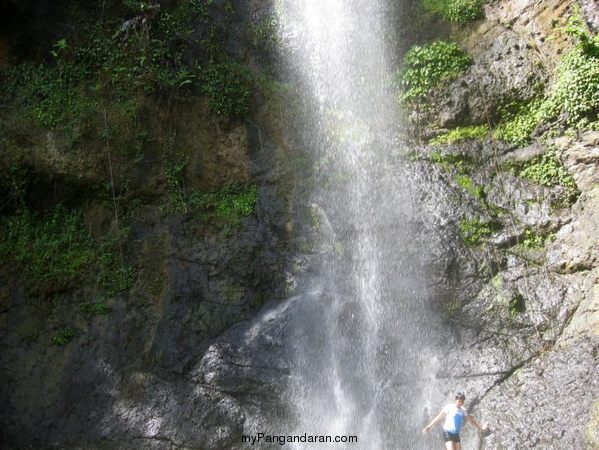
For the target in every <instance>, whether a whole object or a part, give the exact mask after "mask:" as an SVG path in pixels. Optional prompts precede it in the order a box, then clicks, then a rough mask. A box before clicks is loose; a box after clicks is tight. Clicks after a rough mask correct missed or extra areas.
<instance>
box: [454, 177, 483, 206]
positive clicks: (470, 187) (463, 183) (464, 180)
mask: <svg viewBox="0 0 599 450" xmlns="http://www.w3.org/2000/svg"><path fill="white" fill-rule="evenodd" d="M456 182H457V183H458V185H459V186H460V187H461V188H462V189H464V190H465V191H466V192H468V194H470V195H471V196H472V197H474V198H477V199H479V200H481V199H483V198H484V196H485V190H484V189H483V187H482V186H479V185H477V184H476V183H475V182H474V180H473V179H472V178H470V177H469V176H468V175H466V174H459V175H457V176H456Z"/></svg>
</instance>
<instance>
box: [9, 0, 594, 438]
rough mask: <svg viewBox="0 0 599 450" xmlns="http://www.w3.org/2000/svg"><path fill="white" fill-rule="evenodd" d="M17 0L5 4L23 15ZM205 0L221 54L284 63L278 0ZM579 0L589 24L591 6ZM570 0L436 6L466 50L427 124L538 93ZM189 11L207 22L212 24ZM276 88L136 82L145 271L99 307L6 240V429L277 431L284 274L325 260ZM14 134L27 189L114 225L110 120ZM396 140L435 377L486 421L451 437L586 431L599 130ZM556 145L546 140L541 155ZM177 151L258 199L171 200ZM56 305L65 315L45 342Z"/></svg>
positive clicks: (291, 304) (301, 160) (490, 111)
mask: <svg viewBox="0 0 599 450" xmlns="http://www.w3.org/2000/svg"><path fill="white" fill-rule="evenodd" d="M26 3H27V2H24V3H23V4H22V5H17V4H16V3H15V2H12V3H11V4H14V6H13V7H12V10H11V7H8V6H7V11H9V12H11V11H12V13H15V11H17V12H18V14H17V15H18V16H19V17H22V15H23V14H25V13H24V11H25V12H26V10H27V7H26ZM83 3H85V2H83ZM160 3H162V6H163V7H164V8H167V7H168V6H169V4H170V3H176V2H160ZM213 3H214V4H215V5H216V7H215V8H216V9H215V10H214V11H215V12H213V14H214V16H212V17H211V20H214V23H218V25H219V26H220V27H222V28H223V29H224V30H225V31H226V33H225V35H226V36H227V39H225V42H224V43H223V46H224V48H225V51H226V52H227V54H228V55H230V56H231V57H234V58H237V59H238V60H240V61H243V62H244V63H245V64H246V65H247V66H248V67H250V68H253V69H256V68H259V69H261V70H262V69H264V70H265V71H266V72H269V71H275V69H276V67H277V57H276V52H273V50H272V48H271V47H270V45H271V44H272V42H271V41H269V40H268V39H266V40H265V39H264V37H265V36H264V28H260V27H256V26H251V25H252V24H262V25H264V24H265V23H266V24H268V23H269V22H268V20H269V19H270V18H271V17H272V10H271V8H270V6H271V5H270V4H269V2H259V1H250V2H245V1H234V2H220V1H215V2H213ZM23 5H25V6H23ZM410 5H411V4H410ZM109 6H110V2H108V7H109ZM403 6H404V7H406V8H407V6H406V5H403ZM581 6H582V11H583V13H584V17H585V19H586V22H587V24H588V26H589V28H590V29H591V30H594V31H597V27H598V23H599V12H598V11H597V6H596V5H595V3H594V2H592V1H582V2H581ZM44 8H50V6H48V5H47V2H46V3H44ZM407 9H410V8H407ZM231 11H232V12H231ZM15 14H16V13H15ZM54 14H57V17H58V16H60V14H58V13H56V11H53V13H52V17H53V16H54ZM567 14H568V8H567V5H566V4H565V3H564V2H561V1H558V0H551V1H545V2H517V1H504V2H490V3H489V5H488V6H486V9H485V19H484V20H480V21H477V22H475V23H474V24H471V25H467V26H464V27H460V28H457V27H454V28H452V27H449V26H440V27H438V28H436V30H438V31H439V33H440V34H441V35H442V36H441V37H453V38H454V39H455V40H456V41H458V43H459V44H460V45H461V46H462V47H463V48H464V49H466V50H467V51H468V52H469V54H470V55H471V56H472V58H473V61H474V63H473V65H471V66H470V68H469V69H468V70H467V71H466V72H465V73H464V74H463V75H462V76H461V77H459V78H457V79H456V80H454V81H452V82H451V84H449V85H448V87H447V88H446V89H445V90H444V91H442V92H439V93H437V96H436V97H435V99H434V102H435V103H434V105H435V107H434V110H433V112H432V114H431V113H430V111H429V112H428V113H427V114H429V116H428V118H427V120H433V121H434V122H435V126H434V127H430V128H429V129H425V130H423V133H421V134H420V137H425V138H426V137H431V136H435V135H438V134H439V133H440V130H442V129H451V128H454V127H457V126H466V125H476V124H481V123H483V124H491V125H495V124H497V122H499V121H500V113H499V111H500V109H501V106H502V104H503V102H504V101H505V99H506V98H508V97H509V98H517V99H519V100H520V101H527V100H530V99H533V98H534V97H535V95H537V93H538V85H539V84H546V83H550V82H551V77H552V70H553V68H554V67H555V65H556V61H557V59H558V58H559V55H561V54H563V53H564V52H566V51H567V50H568V49H569V45H571V44H570V43H569V41H568V40H567V38H566V37H565V36H564V35H563V33H561V34H560V33H559V32H557V31H555V30H556V24H557V25H563V24H564V23H565V21H566V17H567ZM404 19H405V17H404ZM427 20H428V19H427ZM56 21H59V19H56ZM248 30H249V31H248ZM195 33H196V34H197V35H198V36H199V37H202V38H203V37H205V36H206V35H207V34H209V30H207V29H205V28H202V27H201V26H199V27H198V29H196V30H195ZM428 33H429V34H431V33H432V32H431V31H430V29H429V30H428ZM433 34H434V33H433ZM44 35H48V36H51V38H50V39H54V38H55V37H59V35H55V33H54V32H50V31H48V30H47V29H46V30H45V31H44ZM550 36H554V37H553V38H552V39H549V37H550ZM266 37H268V36H266ZM427 37H429V38H430V37H431V36H427ZM411 39H413V37H412V38H411ZM7 41H8V42H9V44H8V48H9V53H10V51H12V52H13V53H17V52H21V51H23V52H25V50H22V49H21V46H25V47H26V49H27V51H26V53H35V52H36V51H37V50H36V47H37V46H36V45H32V44H31V42H30V36H27V35H26V34H24V32H23V33H19V42H18V43H17V44H18V46H15V47H13V48H11V47H10V39H8V38H6V37H4V38H3V39H2V40H0V44H1V45H2V46H4V43H5V42H7ZM252 42H253V44H252ZM45 47H48V46H45ZM204 51H206V52H207V51H208V50H205V49H204V48H203V47H202V48H197V49H196V50H195V52H196V53H197V55H196V56H198V55H199V56H198V58H199V60H202V58H205V59H206V60H208V59H209V58H208V56H206V55H204V54H203V52H204ZM3 59H4V57H3ZM280 76H281V77H289V74H282V75H281V74H280ZM283 97H284V96H283ZM287 100H289V99H287ZM284 101H285V99H284V98H283V100H281V98H279V97H277V96H276V95H273V94H272V92H270V91H269V90H268V89H266V88H261V89H258V90H257V92H256V93H255V95H254V100H253V105H252V112H251V115H250V116H249V118H248V119H246V120H239V119H233V120H228V119H227V120H225V119H219V118H216V117H215V115H214V114H213V113H212V112H211V111H210V108H209V106H208V103H207V99H206V97H205V96H202V95H198V94H197V93H196V94H194V95H192V96H190V98H187V99H186V100H185V101H181V102H177V101H175V102H174V103H172V102H170V100H169V101H166V100H165V99H162V98H159V97H158V98H157V97H156V96H154V97H152V96H143V97H142V98H141V99H138V105H139V109H140V118H139V120H140V121H141V122H142V123H143V127H144V129H145V130H146V132H147V137H146V138H145V140H144V142H145V143H144V152H142V153H143V154H142V155H141V156H139V157H138V155H136V156H135V158H137V160H136V161H135V162H133V161H132V159H133V158H131V157H130V156H127V155H121V156H116V160H114V161H113V163H114V164H115V166H118V165H121V166H127V167H130V170H128V171H126V172H118V173H120V174H121V175H122V176H120V175H118V174H117V179H116V180H115V181H114V184H115V185H116V186H117V190H120V191H121V192H133V193H135V196H136V198H137V200H138V203H137V204H136V207H135V208H131V209H130V211H131V212H130V217H129V218H128V219H127V220H128V226H129V227H130V230H131V231H130V234H129V236H128V238H127V245H126V258H127V259H128V261H130V262H131V264H133V265H134V266H135V267H136V268H137V278H136V280H135V282H134V283H133V284H131V285H130V286H129V287H128V288H127V289H126V290H121V291H119V292H118V293H116V294H114V295H110V296H108V297H107V298H106V299H105V302H104V304H105V305H106V306H107V307H108V308H109V310H110V313H109V314H108V315H90V314H85V313H84V311H85V310H84V309H82V308H81V304H82V303H84V302H87V301H89V300H90V299H93V298H96V296H97V295H99V293H98V292H97V290H95V289H94V288H93V287H89V286H86V285H83V283H81V284H77V283H75V284H73V285H70V286H69V287H68V289H67V288H62V289H58V290H57V291H55V292H51V294H52V295H49V296H48V297H44V296H40V295H39V294H35V295H32V294H31V292H30V290H29V289H28V288H27V287H26V283H25V281H26V280H24V276H23V274H22V273H21V269H19V268H18V267H17V266H14V265H13V263H12V262H10V261H8V260H7V262H3V264H2V268H1V270H0V273H1V274H2V279H3V283H2V285H1V286H0V305H1V310H0V314H1V315H0V323H1V325H2V326H1V329H2V331H1V352H2V353H1V354H2V356H1V359H0V370H1V372H2V374H3V377H2V378H3V381H4V382H3V383H2V385H1V387H0V395H1V397H0V398H1V399H2V401H3V403H4V405H5V407H4V408H3V412H2V415H1V424H2V431H1V432H0V441H1V442H2V444H3V445H4V447H6V448H15V449H17V448H18V449H20V448H98V449H100V448H123V449H128V448H131V449H134V448H135V449H137V448H156V449H164V448H198V449H226V448H243V445H242V444H241V435H242V434H243V433H249V432H252V431H256V430H260V431H268V430H269V429H272V431H273V432H275V433H276V432H277V431H279V430H278V429H277V421H276V420H277V419H280V418H281V417H284V416H285V414H286V412H287V411H288V408H286V405H285V397H284V392H285V386H286V384H287V376H288V374H289V370H290V367H289V365H290V362H289V359H288V348H287V347H286V345H289V343H290V341H289V339H290V338H291V336H290V335H289V333H290V331H289V330H290V327H289V326H288V325H289V323H290V322H291V321H293V320H294V318H295V316H294V314H296V313H297V302H300V301H301V297H292V292H293V290H294V289H295V288H296V286H295V284H296V283H297V280H299V282H300V283H301V279H302V277H301V274H302V272H304V271H317V267H318V264H321V263H323V261H326V258H327V249H324V248H323V249H319V250H317V251H314V250H312V251H306V249H305V248H304V247H305V243H306V241H307V238H310V237H311V236H310V235H309V233H312V232H313V230H312V231H311V230H310V227H309V226H308V225H307V223H308V222H309V219H308V218H306V216H307V215H309V205H305V204H304V198H303V195H302V194H303V190H304V189H306V188H305V186H303V185H302V182H303V179H302V175H303V174H304V172H305V171H308V170H309V165H310V164H309V163H306V159H307V158H308V157H309V155H308V154H307V152H305V151H304V149H303V148H302V143H301V139H300V137H299V136H297V134H296V130H294V129H293V127H292V126H289V125H288V123H292V121H293V120H296V119H297V117H293V113H294V112H295V111H289V109H290V108H288V107H286V106H285V104H284V103H283V106H282V107H281V102H284ZM294 106H297V105H294ZM105 114H106V113H105ZM101 116H102V114H99V115H98V117H97V119H98V120H100V123H102V120H101V119H102V117H101ZM101 127H102V125H100V128H101ZM541 128H542V127H541ZM542 131H543V130H542V129H540V130H538V133H536V134H535V136H540V135H541V132H542ZM11 139H13V140H12V141H11V142H12V143H11V146H10V149H11V151H10V152H7V154H9V153H10V155H11V156H10V158H13V159H10V160H9V158H8V156H7V158H6V161H9V162H8V163H6V161H4V163H3V165H2V167H6V168H7V169H8V167H9V166H10V167H12V166H11V164H13V163H14V164H16V161H18V162H19V164H21V163H22V164H23V166H25V167H27V168H28V170H29V171H30V172H32V173H34V174H35V176H34V178H33V181H32V182H30V184H29V185H28V187H27V196H28V200H27V201H28V202H29V204H30V206H31V207H32V208H37V209H39V210H43V209H44V208H50V207H52V206H54V205H55V204H56V203H59V202H63V203H66V204H68V205H78V206H81V207H82V208H83V210H84V211H85V221H86V225H87V227H88V228H89V230H90V232H91V234H92V235H99V236H100V235H103V234H104V233H106V232H107V230H108V229H110V228H113V227H114V226H115V223H114V219H113V211H112V209H111V207H110V206H107V202H106V201H105V199H102V198H101V197H100V198H99V197H97V196H94V195H93V192H94V189H95V188H96V187H97V185H98V184H99V183H104V182H106V181H107V179H108V167H107V159H106V152H105V150H106V149H105V147H106V145H105V144H106V142H105V140H102V139H100V138H96V139H90V140H89V141H87V146H86V147H85V148H86V149H87V150H89V151H87V152H86V151H81V149H79V150H76V151H71V150H69V149H68V148H67V147H68V145H67V143H66V142H65V141H64V136H63V135H61V134H60V133H58V132H56V131H55V130H51V129H47V130H22V129H21V130H19V131H18V133H17V134H16V137H15V136H14V135H13V136H12V138H11ZM2 142H3V143H4V141H2ZM15 142H16V144H17V145H16V147H15ZM15 148H17V149H18V158H17V157H15V153H14V152H15V150H14V149H15ZM406 149H409V150H410V151H406ZM400 150H401V152H400V153H405V154H410V156H411V157H410V158H407V159H402V161H401V162H400V163H399V162H398V164H402V165H403V164H408V166H409V170H410V172H411V174H412V176H413V178H414V179H416V180H420V181H421V184H420V186H421V188H420V189H421V191H420V192H419V193H418V195H417V197H418V201H417V206H418V208H419V214H418V218H417V220H418V221H419V223H418V225H417V226H418V227H419V228H420V229H421V230H423V231H422V233H423V235H424V236H425V238H423V239H422V242H423V248H422V254H423V255H426V258H427V267H428V268H429V279H430V287H431V292H433V293H434V295H433V297H434V298H433V301H434V303H435V305H436V307H437V311H438V314H439V316H440V317H441V318H442V319H443V323H444V324H445V326H446V328H445V329H444V330H443V331H442V334H443V336H444V339H443V340H442V341H441V342H439V343H438V351H439V354H440V355H444V356H443V358H441V360H440V362H439V366H438V368H437V372H436V376H437V378H438V379H440V380H441V381H442V383H443V385H444V386H445V387H446V389H447V393H450V392H453V390H455V389H458V388H459V389H460V390H464V391H467V392H468V397H469V399H468V403H470V409H471V411H472V412H473V413H474V414H475V415H476V416H477V417H479V418H482V419H483V420H484V421H486V422H488V423H489V424H490V427H491V429H492V433H491V434H489V435H487V436H486V437H484V438H482V437H480V436H477V435H475V433H473V432H471V433H470V435H468V434H466V435H465V437H464V439H463V441H464V448H465V449H471V448H479V449H482V448H485V449H521V448H538V449H551V448H576V449H587V448H590V449H595V448H599V435H598V431H597V430H599V267H598V266H599V257H598V255H599V235H598V233H597V227H598V226H599V187H598V186H599V168H598V167H599V165H598V163H599V133H597V132H594V131H585V132H582V133H574V134H572V135H568V136H560V137H548V138H543V139H537V138H535V139H533V140H532V141H531V142H530V143H529V144H527V145H514V144H507V143H504V142H500V141H499V140H497V139H493V138H490V137H488V138H486V139H483V140H478V141H474V140H467V141H464V142H461V143H454V144H448V145H445V146H442V147H438V146H432V145H426V144H423V143H422V142H419V143H413V142H409V143H408V142H406V143H403V144H402V146H401V149H400ZM414 154H415V155H416V157H414ZM547 154H551V155H552V156H551V158H552V159H545V160H543V159H542V157H543V155H547ZM172 155H176V156H177V158H178V160H177V161H185V162H186V164H184V165H183V166H181V167H184V170H183V172H182V177H183V178H182V179H183V180H184V182H185V184H186V189H188V190H189V191H197V192H209V191H214V190H218V189H219V188H221V187H223V186H226V185H228V184H231V183H235V184H242V185H244V184H253V185H256V186H258V189H259V190H258V198H257V202H256V205H255V209H254V211H253V213H252V214H250V215H249V216H246V217H244V218H242V219H241V220H240V222H239V223H236V224H233V225H231V224H229V225H226V224H225V225H223V223H222V222H220V221H219V220H218V218H215V217H212V216H210V217H208V218H206V219H205V220H204V219H199V218H198V216H197V215H194V212H193V211H192V210H187V209H185V208H184V210H178V211H176V212H173V211H172V210H169V208H168V207H167V208H165V206H168V205H170V203H169V202H171V196H172V194H173V191H172V186H171V185H169V183H171V184H172V180H170V181H169V178H168V176H167V170H165V168H168V167H170V166H165V164H166V163H165V161H166V160H167V159H168V158H169V157H171V156H172ZM14 158H16V159H14ZM540 158H541V159H540ZM406 161H407V162H406ZM539 161H545V162H546V163H547V164H549V165H551V167H554V166H553V165H552V164H554V163H553V161H557V162H559V163H560V167H562V168H563V169H564V170H566V171H567V173H568V174H570V175H571V176H572V177H573V180H574V182H575V186H576V188H575V189H574V188H571V187H569V186H564V185H563V184H560V183H549V185H543V184H542V183H539V182H538V180H537V181H535V180H532V179H530V178H526V177H523V176H521V173H522V170H523V168H524V167H529V166H530V165H532V164H537V163H538V162H539ZM560 173H561V172H560ZM123 174H126V176H125V175H123ZM3 189H5V188H4V187H3ZM5 190H6V189H5ZM3 192H4V191H3ZM6 192H7V196H8V197H9V198H10V196H11V195H13V194H14V191H12V190H6ZM177 192H179V191H177ZM177 192H175V194H176V193H177ZM14 195H16V194H14ZM89 198H91V200H90V201H86V199H89ZM109 203H110V202H108V204H109ZM186 208H187V207H186ZM165 210H166V211H167V212H165ZM4 212H5V211H3V213H4ZM7 214H8V213H7ZM482 224H489V227H490V228H488V229H484V230H483V229H481V225H482ZM117 226H118V224H117ZM477 227H478V228H477ZM4 280H5V281H4ZM300 287H301V286H300ZM299 290H300V291H301V289H299ZM265 304H266V306H264V305H265ZM435 323H436V321H435ZM65 324H68V325H69V327H71V328H73V329H75V330H76V332H77V337H76V338H74V339H73V340H72V341H71V342H69V343H68V344H67V345H64V346H60V345H55V344H53V343H52V342H53V337H55V336H56V335H57V333H58V332H59V331H60V330H61V329H63V328H64V326H65Z"/></svg>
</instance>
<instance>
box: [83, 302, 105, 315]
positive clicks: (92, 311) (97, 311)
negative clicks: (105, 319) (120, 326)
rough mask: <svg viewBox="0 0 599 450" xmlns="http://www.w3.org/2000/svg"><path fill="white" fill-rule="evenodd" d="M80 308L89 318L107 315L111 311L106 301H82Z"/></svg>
mask: <svg viewBox="0 0 599 450" xmlns="http://www.w3.org/2000/svg"><path fill="white" fill-rule="evenodd" d="M79 309H80V310H81V312H82V313H83V314H84V315H85V316H86V317H87V318H91V317H94V316H105V315H107V314H108V313H109V312H110V307H109V306H108V305H106V303H80V304H79Z"/></svg>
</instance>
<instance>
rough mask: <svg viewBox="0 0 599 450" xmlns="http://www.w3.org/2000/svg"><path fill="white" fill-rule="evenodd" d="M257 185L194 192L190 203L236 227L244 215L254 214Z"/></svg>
mask: <svg viewBox="0 0 599 450" xmlns="http://www.w3.org/2000/svg"><path fill="white" fill-rule="evenodd" d="M257 200H258V186H256V185H249V186H239V185H232V186H225V187H223V188H221V189H219V190H217V191H215V192H212V193H194V194H192V196H191V199H190V201H191V203H192V204H193V205H194V206H195V207H197V208H199V209H200V210H201V211H203V212H204V214H207V215H208V216H209V217H212V218H214V219H216V221H217V222H220V223H222V224H224V225H226V226H229V227H237V226H239V225H240V224H241V220H242V219H243V218H244V217H249V216H251V215H252V214H254V211H255V207H256V201H257Z"/></svg>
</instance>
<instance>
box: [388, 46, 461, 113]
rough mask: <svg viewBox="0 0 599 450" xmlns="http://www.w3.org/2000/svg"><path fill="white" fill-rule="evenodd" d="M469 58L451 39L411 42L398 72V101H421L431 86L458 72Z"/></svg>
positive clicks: (409, 102)
mask: <svg viewBox="0 0 599 450" xmlns="http://www.w3.org/2000/svg"><path fill="white" fill-rule="evenodd" d="M470 64H472V59H471V58H470V57H469V56H468V55H466V53H464V52H463V51H462V50H460V49H459V47H458V46H457V45H456V44H455V43H452V42H445V41H435V42H432V43H430V44H427V45H424V46H420V45H415V46H414V47H412V48H411V49H410V50H409V51H408V52H407V53H406V55H405V56H404V60H403V64H402V69H401V72H400V74H399V82H400V88H401V94H400V96H399V101H400V103H402V104H404V105H406V104H407V105H417V104H419V103H422V102H424V101H425V100H426V99H427V97H428V96H429V95H430V94H431V93H432V91H433V90H434V89H435V88H438V87H439V86H440V85H442V84H443V83H446V82H448V81H451V80H453V79H455V78H457V77H458V76H459V75H461V74H462V73H463V72H464V71H465V70H466V69H467V68H468V66H470Z"/></svg>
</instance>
